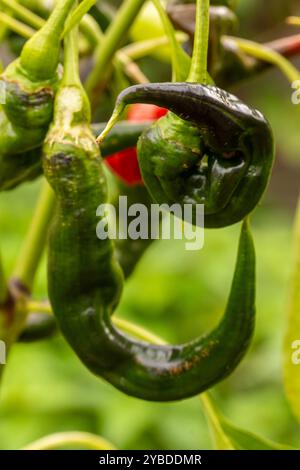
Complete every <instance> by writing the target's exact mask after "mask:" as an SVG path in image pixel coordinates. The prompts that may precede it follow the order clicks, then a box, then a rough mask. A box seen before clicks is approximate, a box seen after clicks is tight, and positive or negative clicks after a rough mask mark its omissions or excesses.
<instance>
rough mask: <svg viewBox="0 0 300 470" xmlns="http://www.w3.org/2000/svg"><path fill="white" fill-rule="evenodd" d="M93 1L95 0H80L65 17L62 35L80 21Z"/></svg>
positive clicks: (93, 3)
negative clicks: (66, 17)
mask: <svg viewBox="0 0 300 470" xmlns="http://www.w3.org/2000/svg"><path fill="white" fill-rule="evenodd" d="M95 3H96V0H82V2H81V3H80V4H79V5H78V6H77V7H76V9H75V10H74V12H73V13H72V14H71V16H70V17H69V18H68V19H67V21H66V24H65V29H64V31H63V33H62V37H64V36H65V35H66V34H68V33H69V32H70V31H71V29H73V28H74V26H76V25H77V24H78V23H80V21H82V19H83V17H84V15H85V14H86V13H87V12H88V11H89V10H90V9H91V8H92V6H93V5H95Z"/></svg>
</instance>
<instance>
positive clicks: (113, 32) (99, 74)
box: [86, 0, 145, 100]
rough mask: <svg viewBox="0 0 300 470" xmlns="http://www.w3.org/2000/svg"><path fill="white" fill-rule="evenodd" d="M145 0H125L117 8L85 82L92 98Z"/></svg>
mask: <svg viewBox="0 0 300 470" xmlns="http://www.w3.org/2000/svg"><path fill="white" fill-rule="evenodd" d="M144 1H145V0H125V1H124V2H123V4H122V6H121V7H120V9H119V10H118V13H117V15H116V17H115V19H114V21H113V22H112V23H111V24H110V26H109V27H108V29H107V31H106V33H105V35H104V37H103V41H102V44H101V48H99V49H98V52H97V53H96V57H95V66H94V68H93V70H92V72H91V74H90V75H89V77H88V80H87V82H86V90H87V92H88V95H89V96H90V97H91V98H92V99H93V100H94V99H95V96H93V95H94V94H95V93H96V91H97V87H98V84H99V82H101V79H102V78H103V76H105V74H106V72H107V67H108V65H109V64H110V62H111V61H112V58H113V56H114V54H115V52H116V50H117V49H118V47H119V44H120V42H121V41H122V39H123V38H124V36H125V35H126V33H127V32H128V30H129V28H130V26H131V24H132V22H133V21H134V19H135V18H136V16H137V15H138V13H139V11H140V9H141V7H142V5H143V3H144Z"/></svg>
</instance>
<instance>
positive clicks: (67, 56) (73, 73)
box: [62, 27, 81, 86]
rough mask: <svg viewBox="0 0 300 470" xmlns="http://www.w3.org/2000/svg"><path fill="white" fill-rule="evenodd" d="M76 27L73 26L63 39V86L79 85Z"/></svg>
mask: <svg viewBox="0 0 300 470" xmlns="http://www.w3.org/2000/svg"><path fill="white" fill-rule="evenodd" d="M77 35H78V27H75V28H73V29H72V30H71V31H70V32H69V33H68V34H67V35H66V37H65V39H64V75H63V79H62V85H63V86H72V85H76V86H78V85H79V86H81V81H80V78H79V55H78V37H77Z"/></svg>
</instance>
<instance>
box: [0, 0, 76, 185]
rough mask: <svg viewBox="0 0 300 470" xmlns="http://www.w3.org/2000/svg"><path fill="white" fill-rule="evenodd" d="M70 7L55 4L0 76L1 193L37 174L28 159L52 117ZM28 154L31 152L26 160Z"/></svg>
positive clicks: (67, 2)
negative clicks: (1, 93) (0, 91)
mask: <svg viewBox="0 0 300 470" xmlns="http://www.w3.org/2000/svg"><path fill="white" fill-rule="evenodd" d="M73 3H74V0H65V1H63V0H61V1H59V2H58V3H57V5H56V7H55V9H54V10H53V12H52V14H51V16H50V17H49V19H48V21H47V22H46V23H45V25H44V26H43V27H42V28H41V29H40V30H39V31H38V32H37V33H36V34H34V36H33V37H32V38H30V39H29V40H28V41H27V42H26V44H25V46H24V47H23V50H22V52H21V55H20V57H19V58H18V59H16V60H15V61H14V62H12V63H11V64H10V65H9V66H8V67H7V68H6V69H5V71H4V72H3V73H2V74H1V77H0V81H1V82H2V83H1V87H2V89H4V95H5V102H4V104H2V105H1V106H0V190H3V189H9V188H10V187H14V186H16V185H17V184H19V183H20V182H22V181H24V180H27V177H28V179H31V178H32V174H35V167H36V163H37V162H35V161H32V156H33V153H32V152H31V151H32V150H33V149H35V148H37V147H39V146H40V145H41V144H42V142H43V140H44V137H45V135H46V133H47V130H48V126H49V124H50V122H51V119H52V115H53V100H54V95H55V91H56V88H57V85H58V83H59V80H60V76H59V72H58V64H59V54H60V47H61V33H62V31H63V28H64V22H65V19H66V18H67V16H68V14H69V12H70V10H71V8H72V5H73ZM26 152H31V153H30V155H29V157H28V158H27V153H26ZM18 155H20V164H19V162H18V157H17V156H18ZM25 167H27V169H26V171H25ZM11 175H13V178H12V177H11Z"/></svg>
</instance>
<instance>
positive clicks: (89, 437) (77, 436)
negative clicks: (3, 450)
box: [22, 431, 116, 450]
mask: <svg viewBox="0 0 300 470" xmlns="http://www.w3.org/2000/svg"><path fill="white" fill-rule="evenodd" d="M65 446H82V447H85V448H88V449H94V450H116V447H115V446H114V445H113V444H111V443H110V442H109V441H107V440H106V439H104V438H103V437H100V436H96V435H95V434H91V433H88V432H76V431H74V432H61V433H57V434H50V435H49V436H46V437H42V438H41V439H38V440H37V441H34V442H32V443H31V444H28V445H27V446H25V447H23V448H22V450H50V449H56V448H58V447H65Z"/></svg>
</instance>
